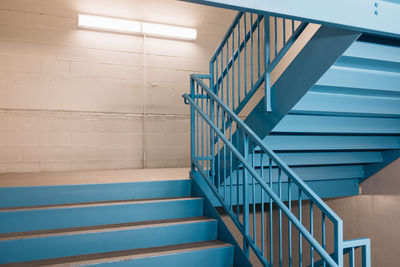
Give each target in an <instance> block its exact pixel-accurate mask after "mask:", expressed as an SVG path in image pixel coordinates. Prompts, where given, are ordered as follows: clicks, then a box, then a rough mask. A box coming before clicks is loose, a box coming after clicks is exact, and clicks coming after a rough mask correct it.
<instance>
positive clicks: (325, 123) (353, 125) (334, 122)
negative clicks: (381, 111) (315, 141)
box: [272, 114, 400, 134]
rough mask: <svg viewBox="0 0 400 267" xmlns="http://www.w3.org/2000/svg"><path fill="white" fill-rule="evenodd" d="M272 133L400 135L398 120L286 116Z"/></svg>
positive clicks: (399, 119) (399, 120)
mask: <svg viewBox="0 0 400 267" xmlns="http://www.w3.org/2000/svg"><path fill="white" fill-rule="evenodd" d="M272 132H273V133H323V134H400V118H368V117H343V116H321V115H294V114H292V115H287V116H286V117H285V118H283V120H282V121H280V122H279V124H278V125H277V126H276V127H275V128H274V129H273V131H272Z"/></svg>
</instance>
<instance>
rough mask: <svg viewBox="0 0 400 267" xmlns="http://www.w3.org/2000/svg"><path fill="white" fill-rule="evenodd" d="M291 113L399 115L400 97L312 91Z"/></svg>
mask: <svg viewBox="0 0 400 267" xmlns="http://www.w3.org/2000/svg"><path fill="white" fill-rule="evenodd" d="M290 113H292V114H294V113H295V114H299V113H300V114H330V115H354V116H375V117H376V116H382V117H399V116H400V97H371V96H365V95H351V94H338V93H322V92H314V91H310V92H308V93H307V94H306V95H305V96H304V97H303V98H302V99H301V100H300V101H299V102H298V103H297V104H296V105H295V106H294V107H293V109H292V110H291V111H290Z"/></svg>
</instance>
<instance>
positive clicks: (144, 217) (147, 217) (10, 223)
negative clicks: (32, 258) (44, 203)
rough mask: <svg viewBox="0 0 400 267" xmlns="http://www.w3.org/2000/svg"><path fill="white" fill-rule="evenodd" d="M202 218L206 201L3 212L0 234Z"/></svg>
mask: <svg viewBox="0 0 400 267" xmlns="http://www.w3.org/2000/svg"><path fill="white" fill-rule="evenodd" d="M105 214H106V216H105ZM202 214H203V200H202V199H197V198H196V199H181V200H168V201H162V200H159V201H151V202H140V201H139V202H137V203H133V204H119V205H117V204H114V205H107V206H90V207H75V208H71V207H66V208H52V209H36V210H35V209H32V210H19V211H18V210H17V211H0V233H10V232H24V231H37V230H50V229H59V228H69V227H80V226H92V225H103V224H114V223H127V222H139V221H151V220H163V219H174V218H186V217H198V216H202Z"/></svg>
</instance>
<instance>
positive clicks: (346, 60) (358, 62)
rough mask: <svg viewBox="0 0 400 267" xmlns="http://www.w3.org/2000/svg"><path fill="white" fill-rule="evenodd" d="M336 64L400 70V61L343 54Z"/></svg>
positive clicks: (371, 68) (360, 67) (389, 70)
mask: <svg viewBox="0 0 400 267" xmlns="http://www.w3.org/2000/svg"><path fill="white" fill-rule="evenodd" d="M335 65H336V66H342V67H353V68H359V69H363V68H365V69H369V70H375V71H388V72H400V63H397V62H396V63H394V62H388V61H380V60H373V59H369V58H358V57H349V56H342V57H340V58H339V60H338V61H336V63H335ZM382 92H384V93H386V92H387V91H382ZM395 92H396V91H395ZM394 95H399V94H398V93H397V94H396V93H394Z"/></svg>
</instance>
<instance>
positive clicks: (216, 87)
mask: <svg viewBox="0 0 400 267" xmlns="http://www.w3.org/2000/svg"><path fill="white" fill-rule="evenodd" d="M215 75H216V79H215V81H216V85H215V92H214V93H215V94H217V95H219V74H218V56H217V57H216V58H215Z"/></svg>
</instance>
